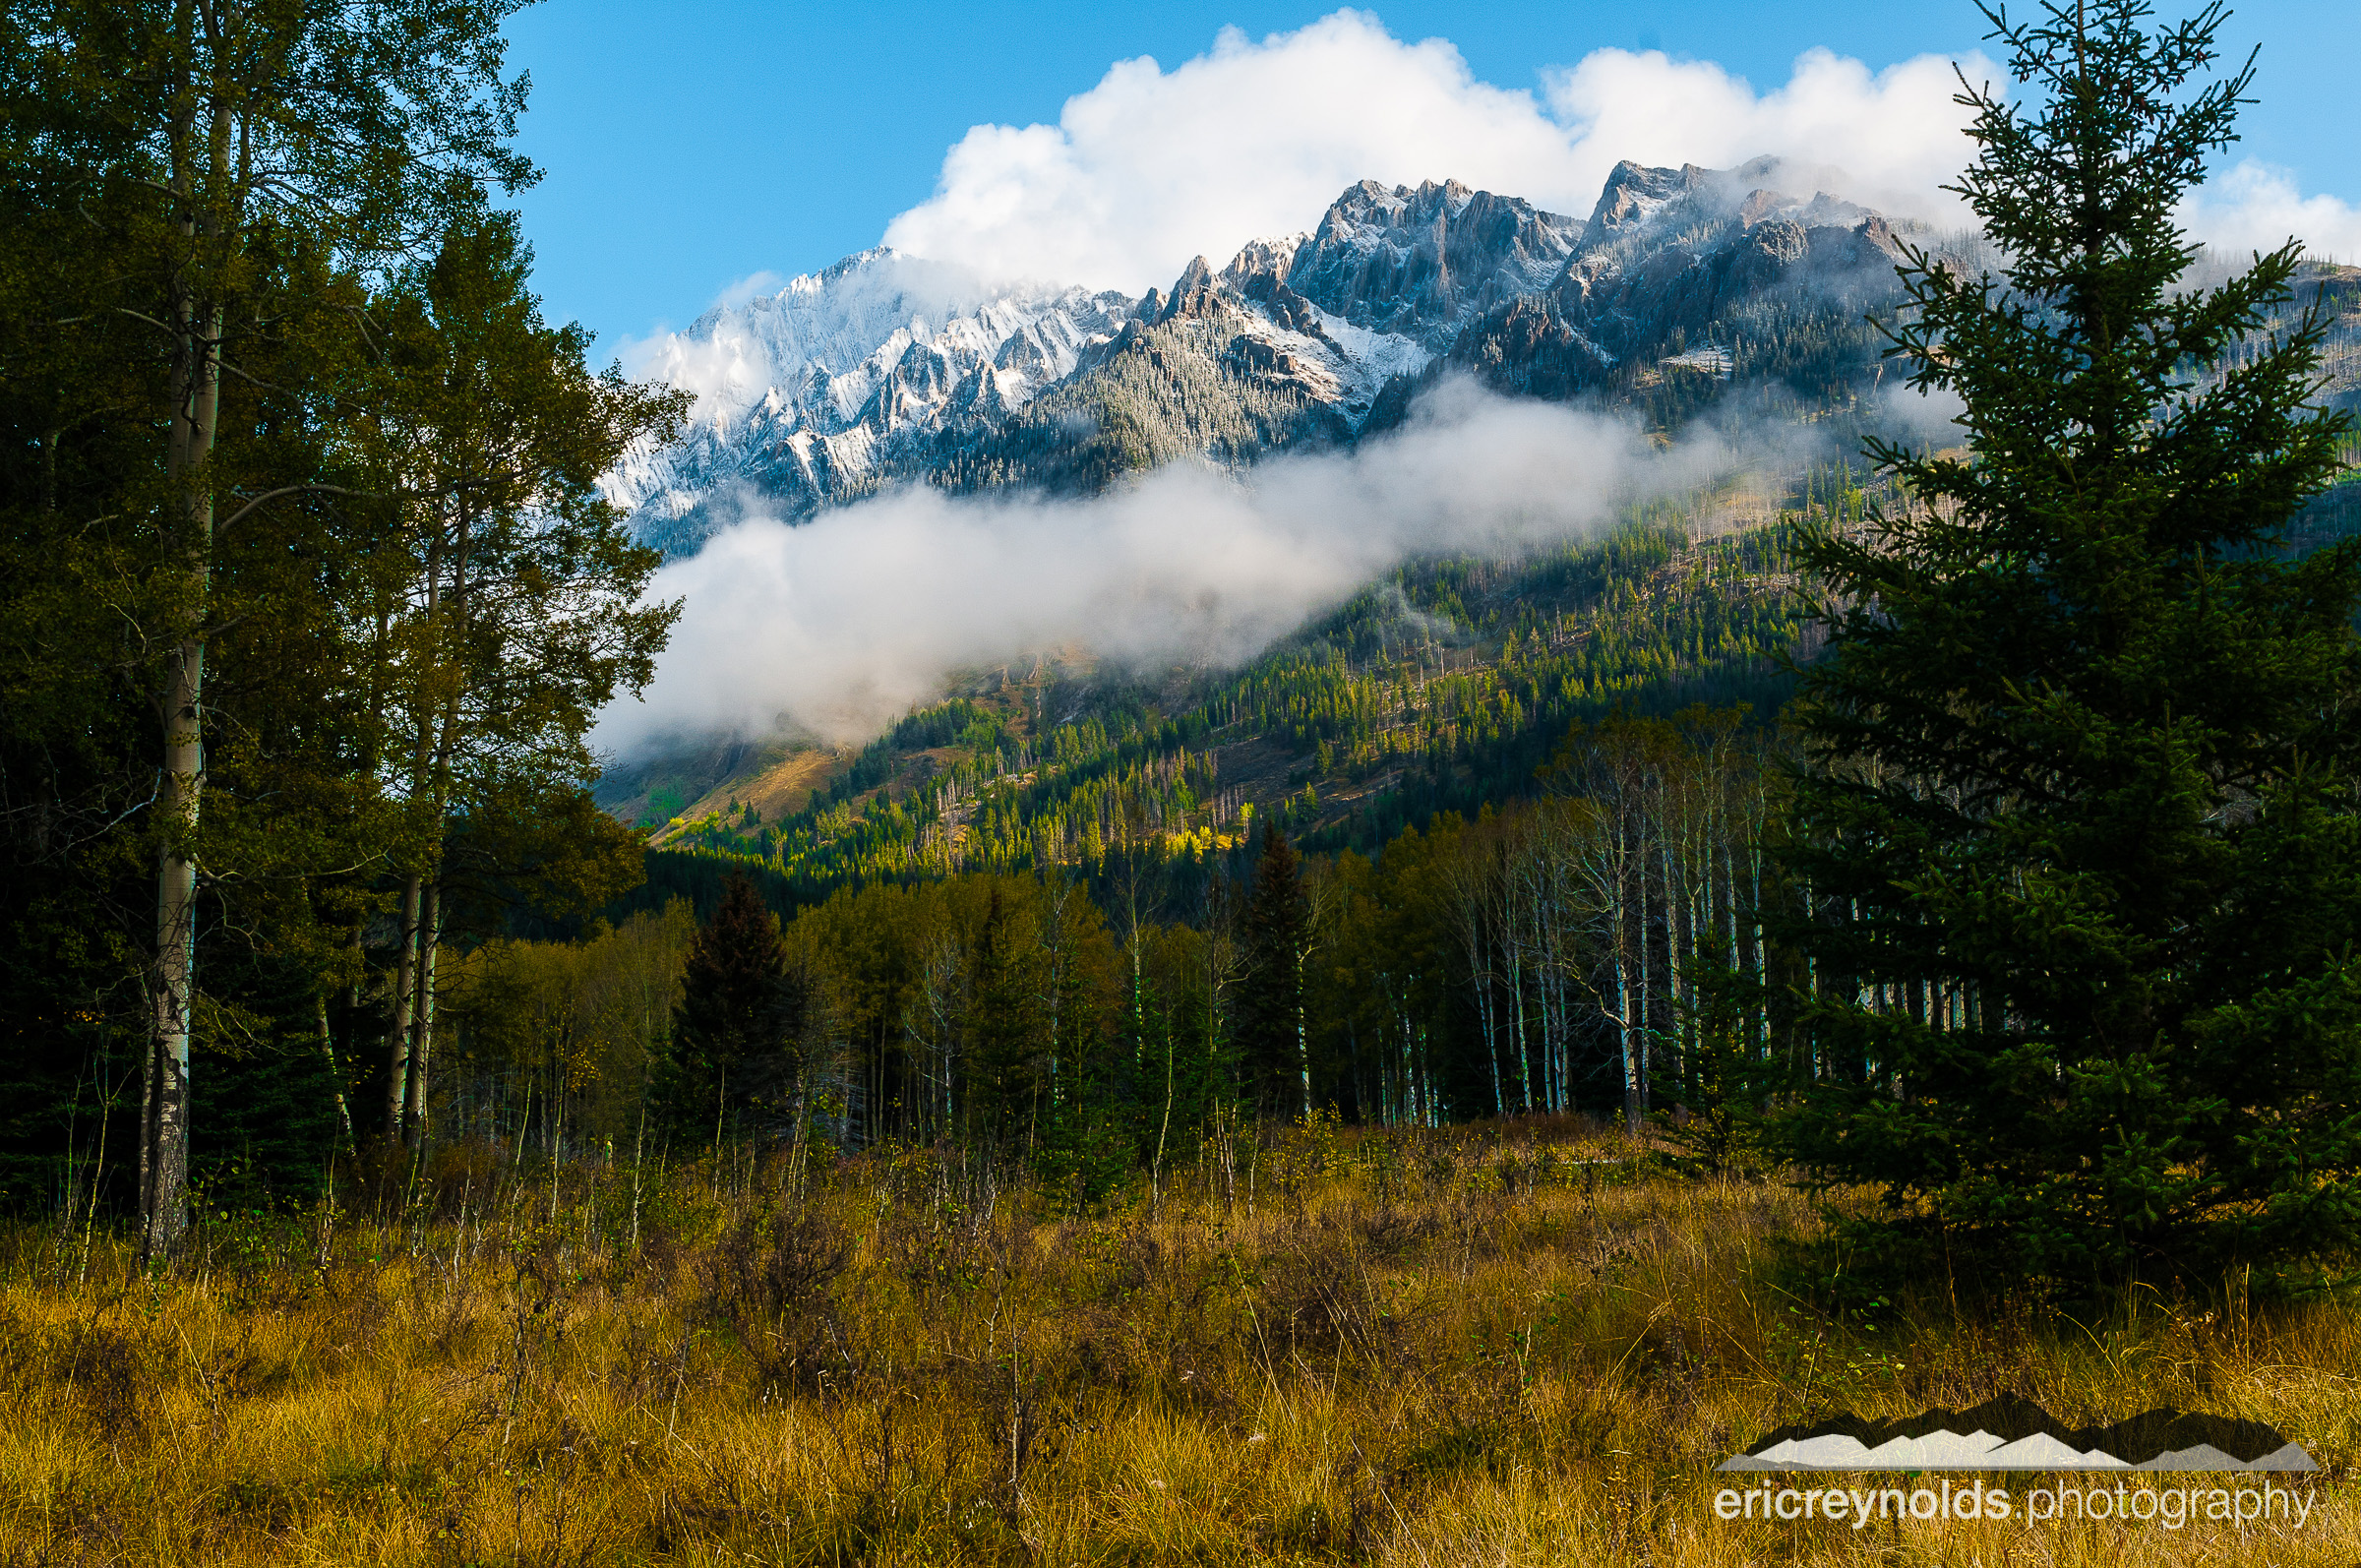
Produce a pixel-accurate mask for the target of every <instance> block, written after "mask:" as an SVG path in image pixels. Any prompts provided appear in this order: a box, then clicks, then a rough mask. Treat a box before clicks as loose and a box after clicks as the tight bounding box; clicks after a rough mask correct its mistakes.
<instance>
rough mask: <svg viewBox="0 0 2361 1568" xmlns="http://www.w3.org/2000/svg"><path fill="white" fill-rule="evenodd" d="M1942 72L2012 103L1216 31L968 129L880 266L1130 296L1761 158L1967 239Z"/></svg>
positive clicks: (1912, 69) (1961, 62)
mask: <svg viewBox="0 0 2361 1568" xmlns="http://www.w3.org/2000/svg"><path fill="white" fill-rule="evenodd" d="M1955 65H1956V68H1957V71H1958V72H1959V73H1961V74H1965V76H1966V77H1967V81H1968V83H1969V84H1971V85H1973V86H1976V87H1982V86H1984V85H1986V84H1987V83H1989V84H1992V85H1994V86H1999V87H2002V88H2004V89H2009V90H2014V88H2015V84H2013V83H2010V82H2009V81H2007V79H2006V77H2005V75H2004V73H2002V72H2001V71H2000V69H1999V68H1998V67H1997V66H1995V65H1994V64H1993V63H1992V62H1991V61H1990V60H1989V59H1987V58H1986V57H1984V56H1983V55H1982V54H1980V53H1973V52H1971V53H1968V54H1966V55H1963V56H1960V57H1958V58H1957V60H1956V61H1955V60H1954V59H1953V58H1950V57H1946V56H1939V55H1922V56H1919V57H1918V58H1916V59H1911V60H1906V61H1903V62H1901V63H1900V64H1897V65H1893V66H1889V67H1888V68H1886V69H1885V70H1883V71H1876V72H1872V71H1871V70H1870V69H1869V68H1868V67H1867V66H1865V65H1863V64H1862V63H1861V62H1860V61H1858V60H1852V59H1846V58H1845V57H1843V56H1841V55H1838V54H1836V53H1834V52H1832V51H1831V50H1829V49H1825V48H1813V49H1809V50H1806V51H1805V52H1804V53H1803V54H1801V55H1799V56H1798V57H1797V58H1796V61H1795V64H1794V68H1793V71H1792V73H1791V74H1790V75H1789V77H1788V79H1787V81H1786V83H1785V84H1783V85H1781V86H1779V87H1776V88H1774V89H1772V90H1769V91H1758V90H1755V89H1754V88H1753V87H1752V86H1750V85H1749V84H1748V83H1747V82H1746V80H1745V79H1744V78H1742V77H1736V76H1732V75H1731V74H1730V73H1729V72H1727V71H1725V70H1724V69H1723V68H1722V67H1721V66H1719V65H1716V64H1714V63H1712V62H1711V61H1701V60H1675V59H1673V58H1671V57H1670V56H1668V55H1665V54H1664V53H1663V52H1661V51H1655V50H1650V51H1646V52H1637V53H1635V52H1632V51H1629V50H1624V49H1599V50H1596V51H1594V52H1593V53H1591V54H1589V55H1587V56H1585V57H1584V58H1583V59H1582V60H1581V61H1580V62H1579V63H1577V64H1575V65H1573V66H1571V67H1565V68H1560V69H1553V70H1550V71H1547V72H1545V73H1544V82H1543V91H1542V93H1541V95H1540V96H1539V97H1537V96H1536V95H1535V94H1534V93H1532V92H1528V91H1524V90H1506V89H1502V88H1497V87H1493V86H1491V85H1490V84H1488V83H1484V82H1480V81H1478V80H1476V78H1475V76H1474V75H1473V74H1472V73H1471V72H1470V71H1469V69H1468V65H1467V62H1466V61H1465V60H1463V59H1462V58H1461V57H1460V54H1459V51H1458V50H1457V49H1455V48H1454V47H1452V45H1451V44H1450V42H1449V41H1448V40H1446V39H1442V38H1428V39H1426V40H1424V41H1423V42H1418V43H1408V42H1404V41H1403V40H1401V39H1398V38H1396V37H1394V36H1392V35H1391V34H1390V33H1388V32H1387V31H1386V30H1385V29H1384V27H1383V25H1382V24H1380V23H1379V21H1378V20H1377V18H1376V17H1375V16H1373V15H1371V14H1370V13H1367V12H1363V11H1353V10H1344V11H1339V12H1336V13H1335V14H1334V15H1332V16H1329V17H1326V18H1323V19H1322V20H1320V21H1318V22H1315V23H1312V24H1311V25H1310V26H1308V27H1305V28H1302V29H1299V30H1296V31H1294V32H1275V33H1272V34H1270V35H1269V36H1267V37H1264V38H1262V39H1260V40H1256V39H1252V38H1249V37H1247V36H1246V35H1245V34H1244V33H1243V32H1241V31H1239V30H1237V29H1235V28H1230V29H1225V30H1223V31H1222V33H1221V34H1220V36H1218V37H1217V38H1216V39H1215V40H1214V45H1213V48H1212V49H1211V50H1210V51H1209V52H1207V53H1205V54H1203V55H1200V56H1198V57H1197V58H1195V59H1192V60H1189V61H1186V62H1185V63H1183V64H1181V65H1180V66H1177V67H1175V68H1174V69H1173V70H1170V71H1167V70H1165V69H1163V68H1162V67H1161V66H1159V65H1158V64H1157V62H1156V61H1154V60H1152V59H1147V58H1141V59H1136V60H1124V61H1121V62H1120V63H1118V64H1117V65H1115V66H1113V67H1111V68H1110V69H1109V70H1108V72H1107V74H1106V76H1105V77H1104V78H1102V79H1101V80H1100V82H1099V83H1098V85H1097V86H1096V87H1093V88H1092V89H1090V90H1088V91H1086V92H1082V93H1079V94H1077V95H1076V96H1074V97H1072V98H1069V99H1067V100H1066V103H1065V107H1064V110H1063V112H1062V113H1061V114H1060V115H1059V120H1058V123H1057V124H1055V125H1028V126H1023V127H1015V126H1006V125H979V126H977V127H975V128H974V129H973V130H971V131H969V132H968V134H967V135H966V137H965V138H963V139H962V140H961V141H960V142H959V143H958V144H957V145H956V146H954V147H953V148H952V149H951V150H950V151H949V153H948V155H946V156H945V157H944V159H943V164H942V170H941V175H940V178H939V180H938V185H937V188H936V191H935V194H934V196H933V197H932V198H930V199H929V200H928V201H926V202H924V203H922V204H921V205H919V206H918V207H915V208H912V209H911V210H910V211H906V212H904V213H902V214H901V215H900V216H899V217H897V218H895V219H894V220H893V222H892V223H891V224H890V225H889V226H888V227H887V229H886V231H885V243H886V244H888V245H891V246H894V247H896V248H897V249H900V250H905V251H908V252H911V253H912V254H915V255H920V256H931V257H936V258H940V259H945V260H957V261H959V262H962V263H964V264H966V265H968V266H970V267H973V268H975V269H976V270H977V271H980V272H983V273H985V274H986V275H988V276H993V277H1000V278H1012V279H1013V278H1038V279H1044V280H1051V281H1057V282H1060V283H1084V284H1088V285H1090V286H1092V287H1101V288H1121V289H1124V290H1126V291H1128V292H1132V293H1137V292H1139V291H1141V290H1143V289H1145V288H1147V287H1149V286H1150V285H1151V284H1153V285H1157V286H1163V285H1167V284H1169V283H1171V281H1172V280H1173V278H1174V276H1175V275H1176V274H1178V273H1179V271H1181V268H1182V267H1183V266H1185V265H1186V264H1187V262H1188V259H1189V258H1190V257H1191V256H1195V255H1198V254H1200V253H1202V254H1204V255H1206V256H1208V257H1210V258H1211V259H1212V260H1213V261H1214V263H1215V265H1216V266H1219V265H1220V264H1221V263H1223V262H1224V261H1226V260H1228V259H1229V257H1230V256H1231V255H1233V254H1235V253H1236V251H1237V249H1238V247H1239V246H1241V245H1242V244H1244V243H1245V242H1246V241H1247V240H1250V239H1255V238H1259V237H1263V236H1271V235H1280V234H1287V233H1292V232H1295V231H1297V230H1300V229H1302V228H1304V227H1306V226H1308V225H1310V224H1312V223H1315V222H1317V221H1318V219H1319V215H1320V213H1321V212H1322V211H1325V210H1326V208H1327V205H1328V204H1329V203H1330V202H1332V201H1334V200H1335V199H1336V196H1337V193H1338V192H1340V191H1342V190H1343V189H1344V188H1345V187H1346V186H1348V185H1350V184H1352V183H1353V182H1355V181H1357V180H1362V179H1375V180H1379V181H1382V182H1384V183H1386V184H1389V185H1395V184H1404V185H1416V184H1417V183H1419V182H1420V181H1421V180H1428V179H1433V180H1440V179H1446V178H1449V179H1457V180H1461V181H1463V182H1465V183H1467V184H1469V185H1473V186H1477V187H1479V188H1482V189H1486V190H1492V191H1497V192H1500V193H1502V194H1504V195H1511V196H1522V197H1524V198H1526V199H1527V200H1529V201H1532V202H1534V203H1536V204H1538V205H1539V206H1542V207H1544V208H1546V209H1549V210H1550V211H1561V212H1569V213H1572V214H1574V215H1577V216H1582V215H1587V214H1588V213H1589V211H1591V207H1592V205H1593V204H1594V203H1595V202H1596V201H1597V200H1598V196H1599V189H1600V186H1601V184H1602V183H1603V182H1604V180H1605V178H1606V175H1607V172H1608V170H1609V169H1611V168H1612V167H1613V166H1614V164H1615V163H1616V162H1617V161H1619V160H1621V159H1624V158H1634V159H1637V160H1639V161H1641V162H1644V163H1652V164H1671V165H1677V164H1680V163H1684V162H1686V163H1699V164H1703V165H1706V166H1708V167H1727V166H1729V165H1731V164H1734V163H1739V162H1743V161H1744V160H1746V159H1748V158H1751V157H1756V156H1759V155H1763V154H1766V153H1767V154H1770V155H1773V156H1777V157H1781V158H1784V159H1786V160H1788V161H1789V162H1790V163H1794V164H1805V165H1819V166H1822V167H1824V168H1828V169H1834V170H1842V171H1843V172H1844V174H1845V176H1846V180H1845V182H1844V183H1845V184H1846V187H1847V188H1846V189H1845V190H1844V191H1842V192H1839V193H1837V194H1841V195H1846V196H1849V197H1851V198H1852V199H1854V200H1856V201H1861V202H1864V203H1867V204H1869V205H1872V206H1876V207H1879V208H1881V209H1883V210H1884V211H1888V212H1889V213H1895V214H1910V215H1917V216H1924V217H1929V218H1933V219H1935V220H1936V221H1939V222H1944V223H1947V224H1949V223H1959V224H1965V223H1966V222H1967V214H1966V213H1965V211H1964V210H1963V209H1962V208H1961V207H1960V206H1959V204H1958V201H1957V198H1955V197H1953V196H1951V195H1949V194H1948V193H1945V192H1943V191H1942V190H1941V189H1940V187H1941V186H1942V185H1943V184H1944V183H1945V182H1947V181H1949V180H1951V179H1952V178H1954V177H1955V176H1956V175H1957V174H1958V173H1959V171H1960V170H1961V169H1962V168H1963V167H1964V166H1965V165H1966V164H1967V161H1968V160H1969V159H1970V158H1971V157H1972V156H1973V153H1974V149H1973V146H1972V144H1970V143H1969V142H1968V141H1967V138H1966V137H1965V136H1963V135H1962V134H1961V131H1962V128H1963V127H1964V126H1965V125H1966V123H1967V110H1966V109H1964V108H1962V107H1961V106H1960V105H1959V104H1957V103H1955V102H1954V101H1952V100H1953V95H1954V94H1955V93H1956V92H1957V91H1958V90H1959V87H1960V83H1959V77H1958V75H1956V74H1955ZM1789 178H1790V180H1793V181H1801V180H1803V179H1804V178H1805V176H1804V175H1803V174H1801V173H1796V174H1793V175H1790V176H1789ZM1791 194H1794V195H1797V196H1809V195H1810V194H1812V193H1811V192H1809V191H1800V190H1799V191H1795V192H1793V193H1791ZM2187 213H2188V216H2189V219H2190V221H2191V222H2192V224H2193V227H2194V230H2195V232H2197V233H2198V234H2199V236H2200V237H2202V238H2205V239H2208V240H2210V241H2213V242H2215V243H2218V244H2223V245H2229V246H2239V245H2244V246H2247V247H2248V248H2252V247H2253V246H2255V245H2270V244H2276V243H2278V241H2280V240H2283V239H2284V238H2285V237H2286V236H2287V235H2288V234H2289V233H2296V234H2300V235H2302V236H2303V237H2304V238H2305V239H2306V241H2307V242H2308V243H2309V245H2310V246H2311V247H2312V249H2313V250H2314V251H2315V252H2318V253H2324V254H2334V255H2337V256H2339V257H2343V258H2347V259H2350V258H2354V257H2357V256H2361V212H2357V211H2355V209H2354V208H2353V207H2351V206H2349V205H2347V204H2346V203H2344V202H2341V201H2339V200H2337V199H2336V198H2334V197H2329V196H2314V197H2310V198H2306V197H2304V196H2302V195H2301V194H2300V192H2299V191H2298V190H2297V188H2296V186H2295V184H2294V182H2293V180H2292V178H2291V177H2290V176H2288V175H2287V173H2286V172H2285V171H2283V170H2278V169H2273V168H2270V167H2269V166H2267V165H2263V164H2259V163H2253V162H2248V163H2244V164H2241V165H2239V166H2238V167H2237V168H2235V169H2233V170H2231V171H2230V172H2229V173H2228V174H2227V175H2225V176H2223V177H2222V178H2221V179H2219V180H2217V181H2216V182H2215V184H2214V185H2213V186H2212V187H2210V188H2209V189H2208V190H2207V191H2206V192H2205V193H2203V194H2202V196H2201V197H2200V199H2198V200H2197V201H2195V202H2194V203H2192V204H2191V206H2190V207H2189V209H2188V210H2187Z"/></svg>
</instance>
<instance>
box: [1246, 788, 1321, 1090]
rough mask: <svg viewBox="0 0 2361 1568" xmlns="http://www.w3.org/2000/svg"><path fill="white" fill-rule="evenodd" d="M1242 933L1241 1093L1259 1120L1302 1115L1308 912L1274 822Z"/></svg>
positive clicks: (1265, 835)
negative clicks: (1244, 948) (1261, 1117)
mask: <svg viewBox="0 0 2361 1568" xmlns="http://www.w3.org/2000/svg"><path fill="white" fill-rule="evenodd" d="M1244 935H1245V947H1246V954H1245V956H1246V971H1245V976H1244V982H1243V984H1242V985H1241V987H1240V988H1239V998H1238V1050H1239V1058H1240V1065H1241V1068H1242V1070H1243V1073H1244V1076H1245V1080H1246V1081H1245V1082H1244V1083H1243V1084H1242V1085H1241V1089H1242V1091H1243V1092H1244V1094H1245V1095H1246V1096H1247V1097H1248V1098H1250V1099H1251V1100H1252V1101H1253V1103H1254V1107H1255V1109H1256V1111H1257V1112H1259V1113H1260V1114H1261V1115H1263V1116H1306V1115H1308V1114H1309V1113H1310V1111H1311V1071H1310V1062H1309V1058H1308V1056H1307V1055H1306V1050H1307V1048H1306V1043H1305V1040H1304V1016H1303V960H1304V958H1305V956H1306V955H1307V953H1308V951H1309V947H1310V941H1311V907H1310V904H1309V902H1308V901H1307V900H1306V899H1305V898H1304V896H1303V875H1302V863H1301V862H1300V861H1299V860H1298V859H1297V858H1296V852H1295V849H1294V848H1293V846H1291V845H1290V844H1289V843H1288V841H1287V835H1286V834H1285V833H1283V832H1281V831H1280V830H1279V826H1278V824H1277V823H1275V822H1274V823H1272V824H1270V825H1268V826H1266V827H1265V828H1264V829H1263V830H1262V853H1261V854H1260V855H1259V856H1257V857H1256V859H1255V863H1254V891H1253V893H1252V895H1251V896H1250V897H1249V898H1248V900H1247V903H1246V918H1245V934H1244Z"/></svg>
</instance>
